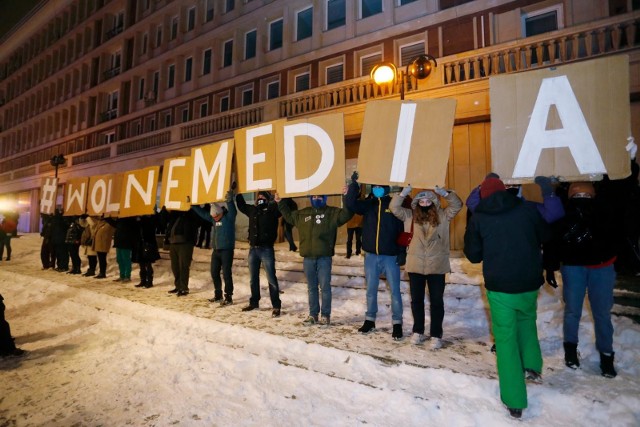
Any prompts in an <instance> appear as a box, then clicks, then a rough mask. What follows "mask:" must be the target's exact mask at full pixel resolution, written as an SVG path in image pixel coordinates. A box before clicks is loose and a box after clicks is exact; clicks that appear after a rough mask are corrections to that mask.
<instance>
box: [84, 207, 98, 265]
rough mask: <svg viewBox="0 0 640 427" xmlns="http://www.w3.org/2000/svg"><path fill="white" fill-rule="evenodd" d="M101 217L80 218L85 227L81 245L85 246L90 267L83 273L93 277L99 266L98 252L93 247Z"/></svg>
mask: <svg viewBox="0 0 640 427" xmlns="http://www.w3.org/2000/svg"><path fill="white" fill-rule="evenodd" d="M99 220H100V219H99V218H98V217H95V216H93V217H92V216H88V217H86V218H82V217H81V218H80V224H81V225H82V226H83V227H84V231H83V232H82V236H81V237H80V245H82V246H83V247H84V254H85V255H86V256H87V260H88V262H89V268H87V271H86V272H85V273H84V274H83V276H84V277H92V276H95V275H96V267H97V266H98V253H97V252H96V251H95V250H94V249H93V240H94V239H95V237H96V226H97V225H98V221H99Z"/></svg>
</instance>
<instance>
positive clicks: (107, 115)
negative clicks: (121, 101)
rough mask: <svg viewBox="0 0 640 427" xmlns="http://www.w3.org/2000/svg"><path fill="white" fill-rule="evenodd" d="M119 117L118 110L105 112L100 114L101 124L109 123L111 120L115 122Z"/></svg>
mask: <svg viewBox="0 0 640 427" xmlns="http://www.w3.org/2000/svg"><path fill="white" fill-rule="evenodd" d="M116 117H118V109H117V108H113V109H111V110H107V111H103V112H102V113H100V122H101V123H103V122H108V121H109V120H113V119H115V118H116Z"/></svg>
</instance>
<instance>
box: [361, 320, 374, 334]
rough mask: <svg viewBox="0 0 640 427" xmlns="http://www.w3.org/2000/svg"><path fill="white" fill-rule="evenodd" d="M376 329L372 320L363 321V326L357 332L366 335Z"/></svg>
mask: <svg viewBox="0 0 640 427" xmlns="http://www.w3.org/2000/svg"><path fill="white" fill-rule="evenodd" d="M375 329H376V322H374V321H373V320H365V321H364V324H363V325H362V326H361V327H359V328H358V332H360V333H363V334H368V333H369V332H373V331H374V330H375Z"/></svg>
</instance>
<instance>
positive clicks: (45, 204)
mask: <svg viewBox="0 0 640 427" xmlns="http://www.w3.org/2000/svg"><path fill="white" fill-rule="evenodd" d="M57 190H58V179H57V178H46V179H45V182H44V185H43V186H42V198H41V199H40V212H41V213H44V214H53V211H54V209H55V207H56V192H57Z"/></svg>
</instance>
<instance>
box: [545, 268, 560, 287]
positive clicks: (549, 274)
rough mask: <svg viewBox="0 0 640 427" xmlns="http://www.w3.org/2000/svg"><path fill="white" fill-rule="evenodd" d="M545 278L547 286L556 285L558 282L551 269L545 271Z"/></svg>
mask: <svg viewBox="0 0 640 427" xmlns="http://www.w3.org/2000/svg"><path fill="white" fill-rule="evenodd" d="M546 279H547V284H549V286H551V287H552V288H557V287H558V282H556V274H555V272H554V271H553V270H547V271H546Z"/></svg>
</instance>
